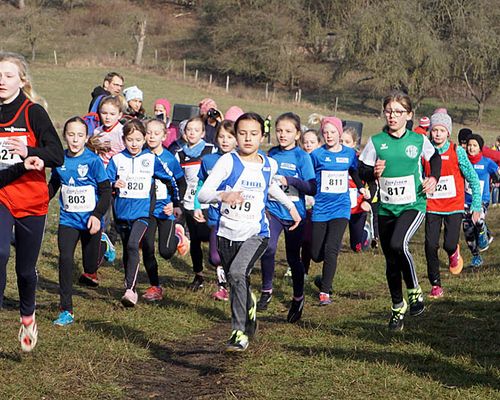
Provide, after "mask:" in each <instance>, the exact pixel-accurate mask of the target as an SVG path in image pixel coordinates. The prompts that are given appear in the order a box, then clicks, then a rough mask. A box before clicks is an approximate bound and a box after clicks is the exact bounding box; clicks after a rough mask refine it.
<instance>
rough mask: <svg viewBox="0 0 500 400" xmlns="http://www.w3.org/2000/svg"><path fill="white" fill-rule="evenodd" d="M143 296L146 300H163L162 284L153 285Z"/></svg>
mask: <svg viewBox="0 0 500 400" xmlns="http://www.w3.org/2000/svg"><path fill="white" fill-rule="evenodd" d="M142 298H143V299H144V300H146V301H160V300H163V288H162V287H161V286H151V287H149V288H147V289H146V291H145V292H144V294H143V295H142Z"/></svg>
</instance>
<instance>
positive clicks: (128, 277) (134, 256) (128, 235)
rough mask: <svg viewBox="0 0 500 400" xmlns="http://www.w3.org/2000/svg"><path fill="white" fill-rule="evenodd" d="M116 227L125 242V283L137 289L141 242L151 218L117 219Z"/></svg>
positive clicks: (128, 286) (127, 286) (129, 287)
mask: <svg viewBox="0 0 500 400" xmlns="http://www.w3.org/2000/svg"><path fill="white" fill-rule="evenodd" d="M115 222H116V229H117V231H118V234H119V235H120V237H121V239H122V243H123V265H124V267H125V285H126V288H127V289H132V290H135V286H136V284H137V274H138V273H139V244H140V243H141V240H142V238H143V236H144V234H145V233H146V230H147V229H148V223H149V219H147V218H140V219H136V220H135V221H126V220H118V219H117V220H116V221H115Z"/></svg>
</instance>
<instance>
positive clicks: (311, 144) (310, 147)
mask: <svg viewBox="0 0 500 400" xmlns="http://www.w3.org/2000/svg"><path fill="white" fill-rule="evenodd" d="M321 144H322V137H321V134H320V133H319V132H318V131H317V130H315V129H308V130H307V131H305V132H304V133H302V135H301V136H300V147H302V148H303V149H304V151H305V152H306V153H307V154H311V153H312V152H313V151H314V150H316V149H317V148H318V147H320V146H321ZM305 202H306V218H305V221H304V238H303V240H302V248H301V252H300V254H301V259H302V264H304V273H305V274H306V276H307V275H308V274H309V267H310V266H311V259H312V256H311V246H312V209H313V206H314V197H313V196H306V197H305ZM287 275H288V276H290V277H291V276H292V270H291V269H290V271H287V273H286V274H285V276H287Z"/></svg>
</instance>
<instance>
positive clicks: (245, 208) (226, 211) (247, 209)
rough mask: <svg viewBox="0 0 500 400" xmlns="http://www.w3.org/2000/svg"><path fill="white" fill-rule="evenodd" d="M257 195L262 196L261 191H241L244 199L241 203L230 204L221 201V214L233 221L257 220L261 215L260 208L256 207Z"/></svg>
mask: <svg viewBox="0 0 500 400" xmlns="http://www.w3.org/2000/svg"><path fill="white" fill-rule="evenodd" d="M259 197H262V193H261V192H259V193H245V192H243V198H244V201H243V202H242V203H240V204H234V205H232V206H230V205H229V204H227V203H222V205H221V211H220V212H221V215H223V216H225V217H226V218H229V219H232V220H235V221H258V220H259V219H260V217H261V215H262V208H261V207H258V203H259ZM261 203H262V202H261Z"/></svg>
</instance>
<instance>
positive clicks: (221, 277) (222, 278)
mask: <svg viewBox="0 0 500 400" xmlns="http://www.w3.org/2000/svg"><path fill="white" fill-rule="evenodd" d="M217 282H218V283H219V286H223V284H224V283H227V279H226V273H225V272H224V268H223V267H222V266H220V265H219V266H218V267H217Z"/></svg>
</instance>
